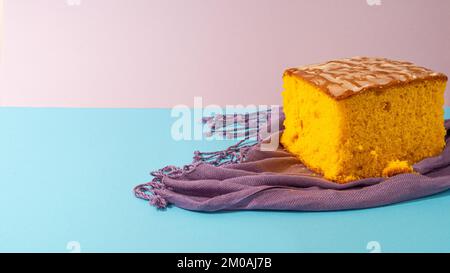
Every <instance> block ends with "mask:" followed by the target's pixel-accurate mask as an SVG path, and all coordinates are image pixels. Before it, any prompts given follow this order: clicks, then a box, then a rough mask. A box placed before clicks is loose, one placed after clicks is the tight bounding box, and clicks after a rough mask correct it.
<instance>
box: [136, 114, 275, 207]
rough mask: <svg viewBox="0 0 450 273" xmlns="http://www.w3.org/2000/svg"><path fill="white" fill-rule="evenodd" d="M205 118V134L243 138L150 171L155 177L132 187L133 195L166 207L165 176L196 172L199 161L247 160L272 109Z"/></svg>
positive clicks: (218, 164) (154, 204)
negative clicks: (180, 163) (182, 163)
mask: <svg viewBox="0 0 450 273" xmlns="http://www.w3.org/2000/svg"><path fill="white" fill-rule="evenodd" d="M202 122H203V124H204V125H205V126H206V128H205V129H206V133H205V135H206V136H208V137H211V136H214V135H220V136H222V137H224V138H228V139H238V138H241V137H244V139H242V140H240V141H239V142H237V143H236V144H234V145H232V146H230V147H228V148H227V149H225V150H222V151H215V152H200V151H195V152H194V157H193V161H192V163H191V164H188V165H185V166H183V167H182V168H179V167H176V166H166V167H164V168H162V169H159V170H157V171H153V172H151V173H150V175H152V176H153V179H152V181H150V182H148V183H144V184H140V185H137V186H136V187H135V188H134V189H133V192H134V195H135V196H136V197H137V198H140V199H144V200H147V201H149V203H150V205H152V206H155V207H157V208H158V209H164V208H166V207H167V205H168V202H167V200H166V199H164V198H163V197H162V196H161V195H160V194H159V192H160V191H164V190H165V189H166V185H164V182H163V178H164V177H169V178H179V177H181V176H183V175H185V174H188V173H191V172H193V171H194V170H195V168H196V167H197V166H198V165H200V164H211V165H214V166H223V165H226V164H237V163H241V162H243V161H245V159H246V157H247V154H248V152H249V151H250V149H251V148H252V147H254V146H255V145H256V144H258V143H260V142H261V137H260V131H261V128H262V127H264V126H265V125H266V124H267V125H268V126H270V123H271V109H268V110H266V111H258V112H255V113H246V114H232V115H216V116H213V117H205V118H203V119H202ZM269 130H270V128H269Z"/></svg>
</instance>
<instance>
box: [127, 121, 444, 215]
mask: <svg viewBox="0 0 450 273" xmlns="http://www.w3.org/2000/svg"><path fill="white" fill-rule="evenodd" d="M282 118H283V117H282V116H281V117H280V122H282ZM445 126H446V128H447V136H446V143H447V145H446V148H445V150H444V151H443V152H442V154H441V155H439V156H437V157H433V158H428V159H425V160H423V161H421V162H419V163H417V164H415V165H414V169H415V170H416V171H417V172H418V174H400V175H396V176H394V177H391V178H387V179H386V178H380V177H378V178H368V179H363V180H358V181H354V182H351V183H348V184H336V183H332V182H329V181H327V180H325V179H323V178H322V177H320V176H318V175H316V174H314V173H312V172H311V171H309V170H308V169H307V168H305V166H304V165H303V164H302V163H301V162H299V161H298V160H297V159H296V158H294V157H293V156H292V155H291V154H289V153H287V152H285V151H284V150H282V148H280V149H279V150H277V151H269V152H268V151H261V150H260V149H259V145H260V144H258V145H256V146H253V147H252V148H250V149H248V150H247V152H246V156H245V162H242V163H237V164H225V165H221V166H215V165H213V164H207V163H201V162H197V163H195V164H193V165H188V166H185V168H182V169H179V168H176V167H173V166H169V167H166V168H164V169H162V170H159V171H157V172H153V173H152V175H153V176H155V178H154V179H153V181H152V182H149V183H146V184H143V185H139V186H137V187H136V188H135V195H136V196H137V197H139V198H142V199H146V200H149V201H150V203H151V204H152V205H155V206H157V207H158V208H164V207H166V206H167V205H169V204H173V205H175V206H177V207H180V208H184V209H188V210H194V211H222V210H294V211H331V210H346V209H360V208H370V207H377V206H383V205H388V204H394V203H398V202H402V201H407V200H412V199H416V198H420V197H424V196H428V195H432V194H436V193H439V192H443V191H446V190H447V189H449V188H450V145H449V144H450V143H449V141H450V136H449V130H450V120H447V121H446V122H445Z"/></svg>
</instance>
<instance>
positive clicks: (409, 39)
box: [0, 0, 450, 107]
mask: <svg viewBox="0 0 450 273" xmlns="http://www.w3.org/2000/svg"><path fill="white" fill-rule="evenodd" d="M77 1H80V5H69V4H70V3H75V4H76V3H77ZM68 3H69V4H68ZM3 28H4V29H3V39H2V41H3V44H2V56H1V65H0V104H1V105H2V106H36V107H41V106H58V107H171V106H173V105H175V104H188V105H191V104H192V103H193V97H194V96H202V97H203V99H204V103H205V104H207V103H214V104H239V103H240V104H277V103H280V102H281V99H280V94H279V93H280V90H281V74H282V72H283V70H284V69H285V68H287V67H291V66H297V65H301V64H308V63H315V62H319V61H324V60H327V59H331V58H336V57H346V56H354V55H378V56H386V57H391V58H399V59H407V60H411V61H414V62H416V63H418V64H420V65H423V66H427V67H430V68H433V69H435V70H439V71H442V72H444V73H446V74H450V53H449V50H450V1H448V0H382V4H381V5H380V6H369V5H368V4H367V2H366V0H340V1H338V0H310V1H306V0H304V1H300V0H4V22H3ZM449 93H450V92H447V103H448V102H450V94H449Z"/></svg>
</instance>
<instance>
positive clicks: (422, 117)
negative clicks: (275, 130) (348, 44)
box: [281, 57, 447, 183]
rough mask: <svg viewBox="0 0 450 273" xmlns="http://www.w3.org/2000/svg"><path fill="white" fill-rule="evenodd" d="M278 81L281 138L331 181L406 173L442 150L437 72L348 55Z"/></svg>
mask: <svg viewBox="0 0 450 273" xmlns="http://www.w3.org/2000/svg"><path fill="white" fill-rule="evenodd" d="M283 81H284V91H283V107H284V112H285V115H286V119H285V121H284V125H285V130H284V133H283V135H282V137H281V143H282V144H283V146H284V147H285V149H287V150H288V151H289V152H291V153H292V154H294V155H296V156H297V157H298V158H299V159H300V160H301V161H302V162H303V163H304V164H305V165H306V166H308V167H309V168H310V169H312V170H313V171H316V172H318V173H321V174H322V175H323V176H324V177H325V178H327V179H329V180H332V181H335V182H338V183H346V182H349V181H352V180H356V179H361V178H368V177H380V176H390V175H394V174H398V173H404V172H411V171H412V167H411V165H412V164H414V163H416V162H418V161H420V160H422V159H424V158H426V157H430V156H435V155H437V154H439V153H440V152H441V151H442V149H443V148H444V145H445V140H444V138H445V133H446V131H445V128H444V118H443V116H444V110H443V106H444V91H445V86H446V83H447V76H446V75H444V74H442V73H438V72H434V71H432V70H429V69H427V68H424V67H420V66H416V65H414V64H412V63H410V62H405V61H394V60H389V59H385V58H372V57H354V58H349V59H340V60H334V61H329V62H326V63H322V64H315V65H308V66H303V67H297V68H291V69H288V70H286V71H285V73H284V76H283Z"/></svg>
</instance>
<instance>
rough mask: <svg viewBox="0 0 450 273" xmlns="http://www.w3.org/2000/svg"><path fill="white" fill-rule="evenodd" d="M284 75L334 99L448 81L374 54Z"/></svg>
mask: <svg viewBox="0 0 450 273" xmlns="http://www.w3.org/2000/svg"><path fill="white" fill-rule="evenodd" d="M285 74H287V75H294V76H297V77H299V78H301V79H303V80H305V81H307V82H309V83H311V84H313V85H315V86H316V87H318V88H320V89H322V90H323V91H325V92H326V93H328V94H329V95H331V96H332V97H334V98H335V99H344V98H347V97H349V96H352V95H354V94H357V93H359V92H362V91H366V90H369V89H375V88H385V87H387V86H391V85H398V84H404V83H409V82H412V81H416V80H425V79H442V80H444V81H446V80H447V76H446V75H445V74H442V73H439V72H435V71H432V70H430V69H427V68H424V67H420V66H417V65H415V64H413V63H410V62H406V61H394V60H389V59H386V58H376V57H353V58H347V59H339V60H333V61H329V62H326V63H321V64H312V65H306V66H301V67H295V68H290V69H287V70H286V71H285Z"/></svg>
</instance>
